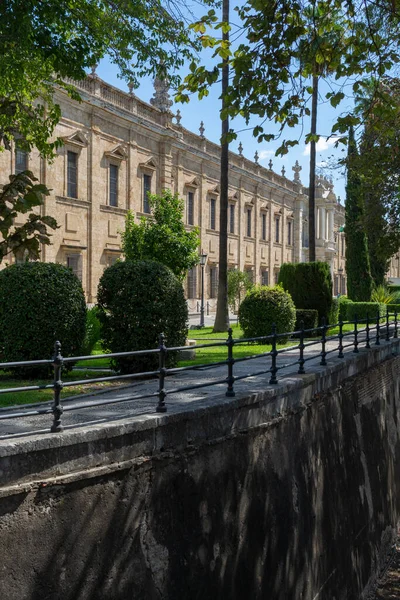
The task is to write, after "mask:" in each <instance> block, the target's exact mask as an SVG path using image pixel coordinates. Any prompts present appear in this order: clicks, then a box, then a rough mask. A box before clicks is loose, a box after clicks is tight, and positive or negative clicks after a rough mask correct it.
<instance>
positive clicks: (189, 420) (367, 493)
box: [0, 342, 400, 600]
mask: <svg viewBox="0 0 400 600" xmlns="http://www.w3.org/2000/svg"><path fill="white" fill-rule="evenodd" d="M397 347H398V344H397V342H396V343H394V344H393V345H392V346H389V345H388V346H387V347H386V350H385V349H384V348H381V349H379V350H378V349H377V350H376V351H375V352H374V351H372V352H371V353H369V354H368V356H367V354H361V355H359V356H357V357H353V358H352V359H351V362H349V363H348V364H347V365H346V364H344V363H341V366H338V365H336V364H332V366H331V367H330V369H328V370H327V371H326V373H325V375H324V374H323V373H322V372H321V373H319V374H317V375H314V376H306V377H297V378H293V379H292V380H290V381H288V382H286V383H285V384H282V386H281V387H280V388H279V389H278V390H275V391H274V392H269V391H266V390H265V389H264V390H263V389H262V387H259V388H258V387H257V386H255V388H254V390H253V393H252V394H248V395H247V396H244V397H240V398H235V399H225V400H224V401H222V398H221V402H220V403H219V404H213V403H210V404H207V402H206V401H203V402H200V403H199V404H197V405H196V406H195V407H194V408H192V409H191V410H188V408H187V407H186V408H182V407H180V408H179V409H178V408H177V409H176V410H175V411H174V410H172V411H171V413H170V414H167V415H165V416H162V417H156V416H153V417H151V418H146V419H145V418H143V419H141V420H139V419H138V418H136V420H133V422H129V423H128V422H127V423H124V424H121V423H119V424H118V423H116V424H114V425H108V426H105V425H104V426H103V427H100V428H96V429H91V430H89V429H86V430H85V431H82V433H81V434H79V432H65V435H64V434H63V435H60V436H58V435H57V436H49V435H47V436H46V435H45V436H42V437H40V438H39V437H37V438H35V439H34V440H32V441H29V440H19V441H8V442H7V443H5V442H4V443H3V445H2V447H0V469H1V470H2V473H3V476H2V485H1V486H0V545H1V549H2V560H1V563H0V565H1V566H0V598H1V599H2V598H7V600H128V599H129V600H132V599H135V600H136V599H138V600H142V599H143V600H147V599H149V600H153V599H154V600H188V599H190V600H196V599H198V600H203V599H204V600H205V599H207V600H209V599H210V600H217V599H221V600H227V599H232V600H239V599H240V600H249V599H251V600H261V599H262V600H300V599H302V600H356V599H358V598H360V596H361V594H362V592H363V590H366V589H368V588H369V587H370V586H371V584H372V583H373V580H374V575H375V574H376V573H377V572H378V570H379V568H380V566H381V565H382V563H383V559H384V557H385V556H386V554H387V551H388V550H389V549H390V548H391V546H392V545H393V540H394V537H395V534H396V531H397V526H398V523H399V515H400V493H399V492H400V423H399V416H400V383H399V377H398V373H399V368H400V357H398V356H397V355H396V354H395V355H392V351H396V350H397ZM324 377H325V380H324ZM324 390H325V391H324Z"/></svg>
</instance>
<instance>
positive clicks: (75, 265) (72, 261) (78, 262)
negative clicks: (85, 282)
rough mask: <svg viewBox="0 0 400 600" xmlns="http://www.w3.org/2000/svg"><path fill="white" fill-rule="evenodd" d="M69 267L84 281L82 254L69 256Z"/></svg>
mask: <svg viewBox="0 0 400 600" xmlns="http://www.w3.org/2000/svg"><path fill="white" fill-rule="evenodd" d="M67 267H69V268H70V269H71V270H72V272H73V273H74V275H76V276H77V278H78V279H79V280H80V281H82V257H81V255H80V254H69V255H68V256H67Z"/></svg>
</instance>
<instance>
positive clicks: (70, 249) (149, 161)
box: [0, 72, 346, 311]
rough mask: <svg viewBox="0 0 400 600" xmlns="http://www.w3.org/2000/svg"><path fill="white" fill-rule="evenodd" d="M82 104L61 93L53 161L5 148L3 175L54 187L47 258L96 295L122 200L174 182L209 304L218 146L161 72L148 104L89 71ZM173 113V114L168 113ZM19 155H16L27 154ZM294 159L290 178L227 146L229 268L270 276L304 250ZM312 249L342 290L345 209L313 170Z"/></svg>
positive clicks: (136, 206)
mask: <svg viewBox="0 0 400 600" xmlns="http://www.w3.org/2000/svg"><path fill="white" fill-rule="evenodd" d="M76 85H77V87H78V89H79V92H80V94H81V97H82V102H81V103H78V102H76V101H74V100H72V99H71V98H69V97H68V96H67V95H66V94H65V93H64V92H62V91H59V92H57V101H58V102H59V104H60V106H61V110H62V118H61V120H60V123H59V124H58V125H57V128H56V131H55V136H57V137H62V138H63V140H64V146H63V147H61V148H60V149H59V150H58V152H57V157H56V158H55V160H54V162H53V163H52V164H46V162H45V161H43V160H42V159H40V157H39V156H38V154H37V152H32V153H31V154H30V155H29V156H26V157H24V156H23V155H21V153H19V154H18V153H15V152H11V153H10V152H3V153H1V154H0V172H1V173H2V174H3V175H2V182H3V183H4V182H5V181H6V180H7V176H8V174H9V173H10V172H15V171H16V170H18V169H21V165H22V163H23V162H24V160H25V166H26V167H28V168H29V169H31V170H32V171H33V172H34V173H35V174H37V175H39V174H40V179H41V181H42V182H43V183H45V184H46V185H47V186H48V187H49V188H50V189H51V190H52V193H51V196H50V197H48V198H47V199H46V204H45V207H44V208H43V211H44V212H45V213H47V214H50V215H52V216H54V217H56V219H57V221H58V223H59V225H60V228H59V229H58V230H57V231H56V232H55V233H54V236H53V244H52V245H51V246H48V247H44V248H43V252H42V259H43V260H45V261H55V262H60V263H64V264H68V265H69V266H71V268H73V269H74V271H75V272H76V273H77V274H78V276H79V277H80V278H81V279H82V284H83V288H84V290H85V293H86V297H87V300H88V302H94V301H95V298H96V290H97V284H98V281H99V278H100V276H101V274H102V272H103V270H104V268H105V267H106V266H107V265H110V264H112V263H113V262H114V261H115V260H116V259H117V258H118V257H119V256H121V240H120V231H121V230H123V228H124V219H125V215H126V213H127V211H128V210H132V211H134V213H135V215H136V216H137V217H140V216H143V215H145V216H146V215H148V214H149V212H148V211H149V208H148V204H147V198H146V196H147V191H151V192H152V193H155V192H160V191H161V190H162V189H163V188H171V189H172V190H173V191H174V192H178V193H179V194H180V196H181V197H182V198H184V200H185V222H186V225H187V227H188V228H190V227H193V226H198V227H199V229H200V234H201V248H202V249H203V250H204V252H206V253H207V255H208V259H207V265H206V268H205V294H206V299H207V300H208V301H209V307H210V310H211V311H212V310H214V307H215V302H216V285H217V281H218V236H219V234H218V227H219V156H220V148H219V146H218V145H217V144H214V143H212V142H210V141H209V140H208V139H207V138H206V137H205V136H204V128H203V126H202V131H201V132H200V135H196V134H194V133H192V132H191V131H188V130H187V129H185V128H183V127H182V126H181V125H180V117H179V115H178V118H177V119H175V118H174V117H173V114H172V113H171V112H170V110H169V107H170V104H169V101H168V94H167V93H166V90H165V84H164V83H163V82H159V81H158V82H157V91H156V94H155V97H154V99H153V101H152V104H148V103H146V102H143V101H142V100H140V99H139V98H137V97H136V96H135V95H134V94H133V93H132V91H131V92H130V93H125V92H122V91H120V90H119V89H117V88H115V87H113V86H111V85H108V84H107V83H105V82H104V81H102V80H101V79H100V78H98V77H97V75H96V74H95V73H94V72H93V73H92V74H91V75H89V76H88V78H87V79H86V80H84V81H82V82H79V83H77V84H76ZM175 121H176V122H175ZM22 166H23V165H22ZM300 170H301V168H300V167H299V166H298V164H297V163H296V165H295V166H294V167H293V171H294V174H293V180H291V179H289V177H288V176H286V175H285V172H284V171H282V173H281V174H278V173H275V172H274V171H273V170H272V164H271V163H270V168H269V169H267V168H264V167H262V166H261V165H260V164H258V160H257V159H256V162H253V161H250V160H248V159H246V158H245V157H244V156H243V154H242V147H241V146H240V148H239V153H238V154H235V153H233V152H231V153H230V176H229V213H228V217H229V222H228V228H229V241H228V262H229V265H230V267H232V268H238V269H241V270H246V271H249V272H250V273H251V276H252V278H253V280H254V281H255V282H257V283H265V284H267V283H274V281H276V279H277V277H278V273H279V268H280V265H281V264H282V263H283V262H297V261H302V260H305V259H307V253H308V239H307V212H308V206H307V203H308V201H307V189H306V188H304V187H303V185H302V183H301V179H300ZM316 205H317V223H318V226H317V258H318V259H319V260H325V261H327V262H329V264H330V265H331V268H332V275H333V278H334V282H335V283H334V285H335V290H334V291H335V292H336V293H338V292H340V293H344V292H345V289H346V288H345V276H344V268H345V265H344V252H345V239H344V233H342V232H341V228H342V226H343V225H344V208H343V207H342V206H341V205H340V204H339V203H338V201H337V199H336V196H335V194H334V192H333V185H332V183H331V182H330V181H328V180H327V179H324V178H322V177H319V178H318V179H317V199H316ZM186 287H187V296H188V302H189V308H190V310H191V311H195V310H196V308H197V303H198V300H199V296H200V267H197V268H195V269H194V270H193V271H192V272H191V273H190V274H189V276H188V279H187V283H186Z"/></svg>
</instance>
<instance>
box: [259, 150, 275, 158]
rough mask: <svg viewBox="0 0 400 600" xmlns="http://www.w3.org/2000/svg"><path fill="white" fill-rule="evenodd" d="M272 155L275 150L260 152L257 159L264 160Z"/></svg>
mask: <svg viewBox="0 0 400 600" xmlns="http://www.w3.org/2000/svg"><path fill="white" fill-rule="evenodd" d="M274 154H275V150H261V152H260V154H259V157H260V160H265V159H266V158H268V157H269V156H274Z"/></svg>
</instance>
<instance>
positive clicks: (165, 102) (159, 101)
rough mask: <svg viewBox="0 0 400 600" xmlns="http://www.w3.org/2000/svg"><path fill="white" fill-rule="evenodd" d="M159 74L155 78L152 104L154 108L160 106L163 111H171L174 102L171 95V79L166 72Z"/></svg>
mask: <svg viewBox="0 0 400 600" xmlns="http://www.w3.org/2000/svg"><path fill="white" fill-rule="evenodd" d="M161 71H162V69H160V74H159V75H157V77H156V78H155V80H154V89H155V92H154V96H153V97H152V98H151V99H150V104H151V105H152V106H154V108H158V109H159V110H161V112H169V109H170V108H171V106H172V104H173V102H172V100H171V98H170V95H169V80H168V76H167V75H166V73H165V70H164V72H163V73H162V72H161Z"/></svg>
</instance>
